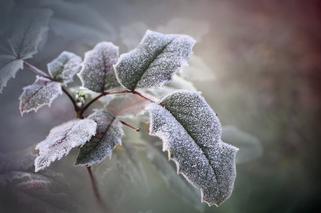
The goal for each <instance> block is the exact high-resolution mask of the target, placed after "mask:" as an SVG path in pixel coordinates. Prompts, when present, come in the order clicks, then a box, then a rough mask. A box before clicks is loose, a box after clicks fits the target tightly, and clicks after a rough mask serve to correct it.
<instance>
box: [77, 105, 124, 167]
mask: <svg viewBox="0 0 321 213" xmlns="http://www.w3.org/2000/svg"><path fill="white" fill-rule="evenodd" d="M88 119H92V120H94V121H95V122H96V123H97V133H96V135H95V136H94V137H92V138H91V140H90V141H89V142H88V143H86V144H85V145H84V146H83V147H81V148H80V152H79V155H78V158H77V162H76V164H77V165H81V166H92V165H95V164H99V163H101V162H102V161H103V160H104V159H105V158H106V157H111V155H112V151H113V149H114V148H115V147H116V146H117V145H118V144H121V138H122V137H123V135H124V132H123V129H122V126H121V123H120V122H119V120H118V119H117V118H115V117H114V116H113V115H112V114H110V113H108V112H104V111H97V112H95V113H93V114H92V115H90V116H89V117H88Z"/></svg>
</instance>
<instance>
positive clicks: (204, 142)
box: [149, 91, 238, 205]
mask: <svg viewBox="0 0 321 213" xmlns="http://www.w3.org/2000/svg"><path fill="white" fill-rule="evenodd" d="M149 111H150V115H151V124H150V134H151V135H154V136H158V137H159V138H161V139H162V141H163V150H164V151H168V153H169V157H170V159H172V160H173V161H174V162H175V163H176V165H177V170H178V173H180V174H182V175H183V176H184V177H185V178H186V179H187V180H188V181H189V182H191V183H192V184H193V185H195V186H196V187H198V188H200V189H201V194H202V202H206V203H207V204H208V205H213V204H215V205H220V204H221V203H222V202H224V201H225V200H226V199H227V198H229V196H230V195H231V193H232V190H233V186H234V180H235V176H236V171H235V155H236V152H237V150H238V149H237V148H236V147H234V146H231V145H228V144H226V143H224V142H222V140H221V134H222V129H221V124H220V121H219V119H218V117H217V116H216V114H215V112H214V111H213V110H212V109H211V108H210V106H209V105H208V104H207V103H206V101H205V100H204V98H203V97H201V96H200V95H199V94H198V93H195V92H189V91H178V92H174V93H172V94H170V95H168V96H167V97H165V98H164V99H163V100H162V101H161V103H160V105H157V104H153V105H151V107H150V108H149Z"/></svg>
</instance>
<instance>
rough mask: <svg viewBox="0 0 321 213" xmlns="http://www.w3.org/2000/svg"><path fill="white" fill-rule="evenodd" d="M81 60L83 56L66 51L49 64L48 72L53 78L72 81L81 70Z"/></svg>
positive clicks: (65, 81)
mask: <svg viewBox="0 0 321 213" xmlns="http://www.w3.org/2000/svg"><path fill="white" fill-rule="evenodd" d="M81 62H82V61H81V58H80V57H79V56H78V55H76V54H74V53H71V52H68V51H64V52H62V53H61V54H60V55H59V56H58V57H57V58H56V59H54V60H53V61H51V62H50V63H49V64H48V65H47V67H48V72H49V74H50V76H51V77H52V78H53V79H55V80H57V81H62V82H64V83H70V82H72V81H73V77H74V76H75V75H76V74H77V73H78V72H79V71H80V68H81Z"/></svg>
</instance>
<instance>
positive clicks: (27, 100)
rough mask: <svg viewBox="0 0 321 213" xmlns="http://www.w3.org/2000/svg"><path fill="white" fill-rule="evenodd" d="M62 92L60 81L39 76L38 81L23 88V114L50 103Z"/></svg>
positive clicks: (20, 105)
mask: <svg viewBox="0 0 321 213" xmlns="http://www.w3.org/2000/svg"><path fill="white" fill-rule="evenodd" d="M61 94H62V89H61V85H60V83H59V82H54V81H51V80H49V79H47V78H44V77H39V76H37V78H36V81H35V82H34V83H33V84H31V85H29V86H26V87H24V88H23V92H22V94H21V96H20V97H19V100H20V104H19V109H20V113H21V115H23V114H24V113H26V112H30V111H35V112H36V111H37V110H38V109H40V108H41V107H43V106H45V105H48V106H50V105H51V103H52V102H53V101H54V100H55V99H56V98H57V97H58V96H59V95H61Z"/></svg>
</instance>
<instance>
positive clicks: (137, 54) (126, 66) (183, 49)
mask: <svg viewBox="0 0 321 213" xmlns="http://www.w3.org/2000/svg"><path fill="white" fill-rule="evenodd" d="M194 44H195V40H194V39H193V38H191V37H189V36H186V35H174V34H162V33H157V32H153V31H149V30H148V31H147V32H146V34H145V36H144V38H143V40H142V41H141V42H140V44H139V45H138V47H137V48H135V49H134V50H132V51H130V52H128V53H126V54H123V55H121V56H120V59H119V62H118V63H117V65H116V75H117V78H118V80H119V82H120V83H121V84H122V85H123V86H124V87H126V88H127V89H129V90H135V89H136V88H150V87H155V86H161V85H163V84H164V83H166V82H168V81H169V80H171V78H172V75H173V74H174V73H175V72H177V71H178V70H179V69H180V68H181V67H182V66H183V65H185V64H186V60H187V59H188V58H189V56H190V55H191V53H192V47H193V46H194Z"/></svg>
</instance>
